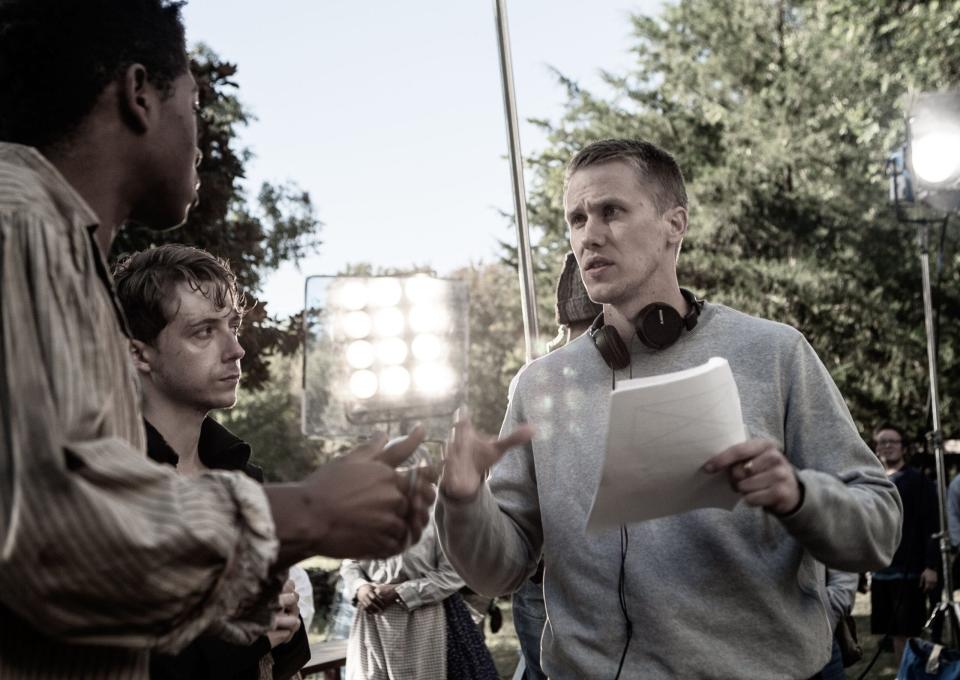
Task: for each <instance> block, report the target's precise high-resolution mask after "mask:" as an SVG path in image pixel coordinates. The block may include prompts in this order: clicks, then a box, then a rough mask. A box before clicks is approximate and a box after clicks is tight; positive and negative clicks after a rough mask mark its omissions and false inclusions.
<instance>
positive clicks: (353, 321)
mask: <svg viewBox="0 0 960 680" xmlns="http://www.w3.org/2000/svg"><path fill="white" fill-rule="evenodd" d="M372 326H373V323H372V321H371V320H370V315H369V314H367V313H366V312H350V313H349V314H347V315H346V316H344V317H343V332H344V333H346V335H347V337H348V338H365V337H367V336H368V335H370V330H371V328H372Z"/></svg>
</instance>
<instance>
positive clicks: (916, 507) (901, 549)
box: [881, 465, 940, 576]
mask: <svg viewBox="0 0 960 680" xmlns="http://www.w3.org/2000/svg"><path fill="white" fill-rule="evenodd" d="M892 479H893V483H894V484H896V485H897V491H898V492H900V498H901V500H902V501H903V533H902V535H901V538H900V545H899V546H898V547H897V552H896V553H894V555H893V561H892V562H891V563H890V566H888V567H887V568H886V569H882V570H881V573H883V572H887V573H899V574H909V575H911V576H912V575H917V574H919V573H920V572H922V571H923V570H924V569H926V568H929V569H934V570H938V569H939V568H940V553H939V550H938V547H937V539H935V538H933V534H935V533H937V532H938V531H939V530H940V518H939V508H938V506H937V488H936V486H935V485H934V483H933V482H932V481H930V480H929V479H927V478H926V477H925V476H924V475H923V473H922V472H920V471H919V470H917V469H916V468H914V467H911V466H909V465H904V466H903V467H902V468H901V469H900V470H898V471H897V472H896V473H894V475H893V476H892Z"/></svg>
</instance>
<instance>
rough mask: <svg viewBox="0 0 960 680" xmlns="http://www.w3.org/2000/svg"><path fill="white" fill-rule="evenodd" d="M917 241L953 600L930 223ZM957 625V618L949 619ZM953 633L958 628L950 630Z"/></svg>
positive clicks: (947, 588) (946, 587)
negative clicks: (931, 274)
mask: <svg viewBox="0 0 960 680" xmlns="http://www.w3.org/2000/svg"><path fill="white" fill-rule="evenodd" d="M917 245H918V246H919V250H920V273H921V275H922V284H923V320H924V326H925V328H926V332H927V362H928V368H929V372H930V415H931V419H932V421H933V432H931V433H930V438H931V439H932V441H933V455H934V459H935V461H936V464H937V500H938V505H939V510H940V534H939V539H940V559H941V561H942V566H943V583H942V584H941V585H942V591H941V600H940V601H941V603H943V604H947V603H952V602H953V578H952V576H953V575H952V574H951V572H950V542H949V532H948V531H947V486H946V484H947V483H946V479H947V477H946V465H944V460H943V434H942V432H941V431H940V393H939V390H938V388H937V383H938V380H937V337H936V330H935V329H934V326H933V294H932V291H931V286H930V226H929V224H927V223H923V224H920V225H919V226H918V228H917ZM950 623H951V624H952V625H956V621H951V622H950ZM951 632H952V634H953V636H954V637H956V635H957V633H958V631H956V630H953V631H951Z"/></svg>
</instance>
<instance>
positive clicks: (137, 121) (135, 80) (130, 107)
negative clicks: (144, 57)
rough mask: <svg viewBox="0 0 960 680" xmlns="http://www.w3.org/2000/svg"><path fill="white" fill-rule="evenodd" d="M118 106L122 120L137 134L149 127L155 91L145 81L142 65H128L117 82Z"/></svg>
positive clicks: (145, 75) (145, 76)
mask: <svg viewBox="0 0 960 680" xmlns="http://www.w3.org/2000/svg"><path fill="white" fill-rule="evenodd" d="M118 86H119V87H118V90H119V99H120V101H119V104H120V110H121V114H122V115H123V119H124V120H125V121H127V123H128V124H129V125H130V126H131V127H132V128H133V129H134V130H135V131H137V132H141V133H142V132H146V131H147V130H148V129H149V127H150V122H151V118H152V116H153V114H154V109H155V108H156V105H157V101H156V96H157V90H156V88H154V87H153V85H152V84H151V83H150V81H149V80H148V79H147V69H146V68H145V67H144V66H143V64H130V65H129V66H128V67H127V68H126V69H125V70H124V72H123V75H121V76H120V78H119V82H118Z"/></svg>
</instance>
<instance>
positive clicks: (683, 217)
mask: <svg viewBox="0 0 960 680" xmlns="http://www.w3.org/2000/svg"><path fill="white" fill-rule="evenodd" d="M663 219H664V220H665V221H666V223H667V225H668V230H667V237H668V239H669V240H670V243H671V244H673V245H678V244H679V243H680V242H681V241H683V237H684V236H686V235H687V209H686V208H684V207H683V206H679V205H677V206H674V207H672V208H670V209H669V210H668V211H667V212H665V213H664V214H663Z"/></svg>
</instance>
